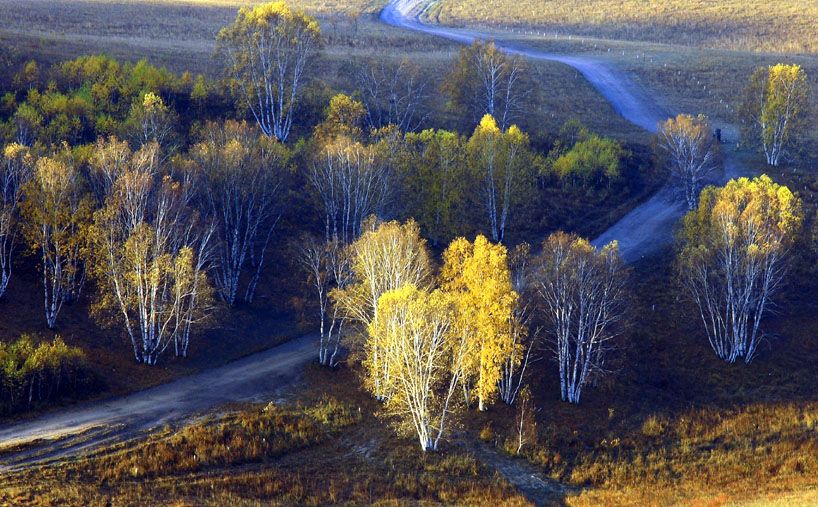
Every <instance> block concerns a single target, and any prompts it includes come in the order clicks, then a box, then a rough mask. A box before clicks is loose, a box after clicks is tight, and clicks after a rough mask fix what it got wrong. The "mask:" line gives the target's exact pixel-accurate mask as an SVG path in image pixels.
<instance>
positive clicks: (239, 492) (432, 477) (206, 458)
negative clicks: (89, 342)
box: [0, 367, 528, 505]
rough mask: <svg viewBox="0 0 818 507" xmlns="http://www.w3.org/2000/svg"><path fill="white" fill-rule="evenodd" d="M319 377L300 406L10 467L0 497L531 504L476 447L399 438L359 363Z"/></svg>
mask: <svg viewBox="0 0 818 507" xmlns="http://www.w3.org/2000/svg"><path fill="white" fill-rule="evenodd" d="M311 376H312V379H313V384H312V385H313V389H310V390H308V391H306V392H302V393H301V394H300V398H299V399H300V401H299V402H294V404H293V405H291V406H284V405H281V406H275V407H272V406H268V407H266V408H262V407H261V406H253V407H250V408H246V409H244V410H242V411H241V412H238V413H231V414H227V415H224V416H221V417H218V418H215V419H210V420H205V421H202V422H199V423H195V424H192V425H190V426H187V427H184V428H181V429H180V430H178V431H173V430H170V429H167V430H165V431H163V432H160V433H159V434H157V435H154V436H152V437H150V438H148V439H143V440H138V441H133V442H129V443H127V444H125V446H124V448H123V446H121V445H120V446H117V447H114V448H110V449H104V450H102V451H100V452H99V453H98V454H97V455H95V456H92V457H90V458H88V459H84V460H80V461H76V462H68V463H64V464H61V465H58V466H53V467H43V468H39V469H34V470H29V471H25V472H16V473H11V474H7V475H5V476H3V477H0V504H14V505H44V504H62V505H66V504H67V505H145V504H152V505H156V504H165V503H180V504H183V505H189V504H193V505H258V504H259V502H261V503H263V504H265V505H270V504H271V505H328V504H338V503H353V504H366V505H370V504H373V503H378V504H383V505H392V504H404V503H420V504H439V503H445V504H455V503H456V504H458V505H480V504H485V502H492V503H495V504H497V505H528V503H527V502H526V500H525V499H524V498H523V497H521V496H520V495H519V494H517V493H516V492H515V491H514V490H513V488H511V487H510V486H509V485H508V483H506V482H505V481H503V480H502V479H500V478H498V477H496V476H495V475H494V474H492V473H491V472H490V471H489V470H488V469H487V468H485V467H484V466H483V465H481V464H480V463H478V462H477V461H475V459H474V458H473V457H471V456H470V455H469V454H468V453H467V452H465V451H461V450H459V449H457V448H452V447H448V448H447V450H446V452H445V453H430V454H428V455H424V454H423V453H422V452H421V451H420V450H419V449H418V446H417V444H416V443H415V442H414V441H413V440H403V439H398V438H395V437H394V436H393V435H392V432H391V430H390V429H388V428H384V427H383V424H382V422H381V421H379V420H378V419H376V418H374V417H373V416H372V415H371V412H372V411H373V410H374V408H375V407H374V405H375V404H374V402H373V401H372V400H370V399H369V397H368V396H366V395H361V394H360V393H361V391H360V390H359V386H358V385H357V382H356V381H355V380H354V378H353V377H351V376H350V372H349V371H348V370H343V369H342V370H340V371H328V370H323V369H320V368H317V367H316V368H314V369H312V373H311ZM324 388H328V389H329V390H330V391H331V393H332V394H330V395H327V394H323V392H321V393H319V391H322V390H323V389H324ZM340 399H343V401H339V400H340Z"/></svg>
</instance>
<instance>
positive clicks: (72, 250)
mask: <svg viewBox="0 0 818 507" xmlns="http://www.w3.org/2000/svg"><path fill="white" fill-rule="evenodd" d="M23 192H24V195H25V199H24V201H23V202H22V204H21V214H22V216H23V219H24V227H23V234H24V236H25V237H26V239H27V240H28V244H29V246H31V248H32V250H34V251H35V252H37V253H38V254H39V256H40V260H41V266H40V267H41V274H42V277H43V295H44V306H45V318H46V323H47V325H48V327H49V328H50V329H52V328H54V326H55V325H56V322H57V315H58V314H59V313H60V310H61V309H62V305H63V303H65V302H67V301H72V300H74V299H76V298H77V297H79V294H80V291H81V290H82V286H83V285H84V282H85V266H84V264H83V262H82V258H81V250H82V248H83V247H84V241H85V235H86V230H87V226H88V224H89V222H90V219H91V213H92V212H93V204H92V200H91V198H90V196H89V195H87V194H86V193H85V191H84V182H83V180H82V177H81V176H80V174H79V171H77V169H76V168H75V167H74V161H73V157H72V155H71V150H70V149H69V148H68V147H67V146H65V147H63V149H62V150H61V151H60V152H58V153H56V154H54V156H52V157H41V158H40V159H38V160H37V162H36V164H35V166H34V174H33V177H32V178H31V179H30V181H29V182H28V183H27V184H26V185H25V187H24V190H23Z"/></svg>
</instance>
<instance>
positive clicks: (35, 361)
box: [0, 335, 92, 414]
mask: <svg viewBox="0 0 818 507" xmlns="http://www.w3.org/2000/svg"><path fill="white" fill-rule="evenodd" d="M91 380H92V376H91V372H90V369H89V367H88V364H87V362H86V360H85V354H84V353H83V352H82V350H80V349H79V348H77V347H69V346H68V345H66V344H65V342H64V341H63V340H62V338H60V337H59V336H57V337H55V338H54V340H53V341H52V342H51V343H49V342H42V343H40V344H39V345H35V339H34V338H33V337H32V336H30V335H23V336H21V337H20V339H19V340H17V341H16V342H14V343H9V344H7V343H4V342H0V393H2V397H0V414H11V413H15V412H19V411H23V410H28V409H30V408H32V407H33V406H35V405H37V404H40V403H42V402H46V401H54V400H57V399H59V398H62V397H66V396H77V395H80V394H82V393H84V392H86V391H87V390H88V388H89V387H90V386H91V384H92V382H91Z"/></svg>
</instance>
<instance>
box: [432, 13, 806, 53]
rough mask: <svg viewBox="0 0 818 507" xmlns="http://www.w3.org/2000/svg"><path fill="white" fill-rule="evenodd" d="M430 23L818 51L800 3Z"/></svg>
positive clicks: (462, 17)
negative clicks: (498, 26)
mask: <svg viewBox="0 0 818 507" xmlns="http://www.w3.org/2000/svg"><path fill="white" fill-rule="evenodd" d="M424 17H425V18H426V19H429V20H431V21H434V22H440V23H444V24H455V25H459V24H479V25H497V24H500V25H502V26H504V27H515V28H517V29H520V28H534V29H541V30H545V31H547V32H548V33H549V34H553V33H558V34H560V35H575V36H589V37H597V38H601V39H618V40H635V41H643V42H660V43H665V44H675V45H680V46H695V47H708V48H715V49H731V50H737V51H763V52H769V53H780V54H809V53H815V52H816V51H818V42H816V40H815V31H816V27H818V6H816V5H815V4H814V3H812V2H800V1H798V0H780V1H776V2H768V1H766V0H532V1H530V2H515V1H511V0H489V1H486V2H483V1H475V0H443V1H440V2H435V3H434V4H433V5H432V6H431V7H430V8H429V9H428V10H426V12H425V13H424Z"/></svg>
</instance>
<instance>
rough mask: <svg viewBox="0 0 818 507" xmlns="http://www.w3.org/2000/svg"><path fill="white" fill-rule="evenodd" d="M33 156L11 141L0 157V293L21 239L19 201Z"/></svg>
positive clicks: (6, 285) (5, 284) (4, 288)
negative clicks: (0, 157)
mask: <svg viewBox="0 0 818 507" xmlns="http://www.w3.org/2000/svg"><path fill="white" fill-rule="evenodd" d="M33 166H34V157H33V156H32V155H31V153H29V150H28V148H26V147H25V146H22V145H20V144H17V143H11V144H9V145H8V146H6V148H5V150H3V157H2V159H0V296H2V295H3V294H4V293H5V292H6V287H8V284H9V280H10V279H11V268H12V262H11V260H12V254H13V253H14V249H15V247H16V246H17V244H18V242H19V237H20V234H19V233H20V231H19V229H20V228H19V221H20V220H19V213H20V210H19V204H20V199H21V198H22V196H23V186H24V185H25V184H26V182H28V180H29V178H30V177H31V173H32V169H33Z"/></svg>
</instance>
